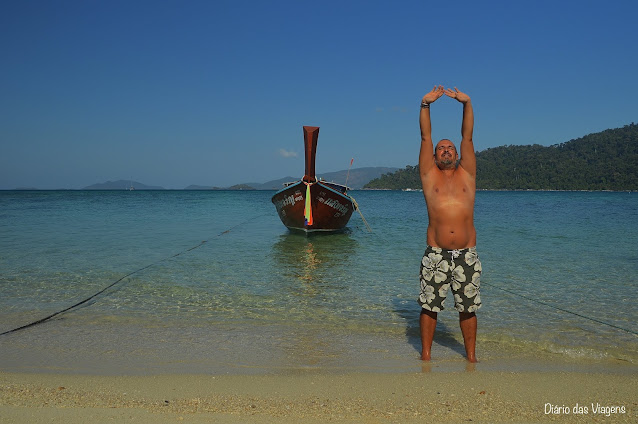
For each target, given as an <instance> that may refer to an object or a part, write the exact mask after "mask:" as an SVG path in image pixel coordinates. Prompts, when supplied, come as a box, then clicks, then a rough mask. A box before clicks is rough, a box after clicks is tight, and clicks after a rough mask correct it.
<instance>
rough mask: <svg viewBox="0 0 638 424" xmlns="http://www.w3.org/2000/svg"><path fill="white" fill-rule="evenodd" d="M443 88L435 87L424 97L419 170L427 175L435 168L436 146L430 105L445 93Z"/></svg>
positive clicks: (420, 117)
mask: <svg viewBox="0 0 638 424" xmlns="http://www.w3.org/2000/svg"><path fill="white" fill-rule="evenodd" d="M444 92H445V91H444V89H443V86H441V85H439V86H438V87H437V86H436V85H435V86H434V88H433V89H432V91H430V92H429V93H427V94H426V95H425V96H423V99H422V101H421V113H420V115H419V124H420V126H421V151H420V153H419V170H420V172H421V175H425V174H426V173H427V172H428V171H429V170H430V169H431V168H432V167H433V166H434V146H433V144H432V123H431V121H430V103H433V102H434V101H435V100H437V99H438V98H440V97H441V96H442V95H443V93H444Z"/></svg>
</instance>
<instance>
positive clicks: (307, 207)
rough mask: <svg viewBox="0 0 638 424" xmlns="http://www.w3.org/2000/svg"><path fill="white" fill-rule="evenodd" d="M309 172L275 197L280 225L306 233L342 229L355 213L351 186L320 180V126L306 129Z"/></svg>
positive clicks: (305, 143)
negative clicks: (317, 165) (317, 161)
mask: <svg viewBox="0 0 638 424" xmlns="http://www.w3.org/2000/svg"><path fill="white" fill-rule="evenodd" d="M303 137H304V145H305V153H306V172H305V175H304V176H303V178H302V179H301V180H299V181H295V182H292V183H288V184H286V186H285V187H284V188H283V189H281V190H279V191H278V192H277V193H275V195H274V196H273V197H272V202H273V204H274V205H275V207H276V208H277V213H278V214H279V218H280V219H281V222H283V223H284V225H285V226H286V227H288V228H289V229H291V230H301V231H305V232H313V231H336V230H341V229H343V228H344V227H345V226H346V224H347V223H348V221H349V220H350V216H352V212H354V210H355V203H354V201H353V199H352V198H351V197H350V196H348V194H347V191H348V187H346V186H345V185H341V184H336V183H328V182H326V181H319V180H317V177H316V176H315V156H316V153H317V139H318V138H319V127H307V126H304V127H303Z"/></svg>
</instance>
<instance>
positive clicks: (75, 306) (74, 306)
mask: <svg viewBox="0 0 638 424" xmlns="http://www.w3.org/2000/svg"><path fill="white" fill-rule="evenodd" d="M265 215H266V214H261V215H258V216H255V217H253V218H250V219H248V220H246V221H244V222H240V223H239V224H236V225H234V226H232V227H230V228H229V229H227V230H225V231H222V232H221V233H219V234H217V235H216V237H221V236H223V235H224V234H228V233H229V232H230V231H231V230H233V229H235V228H237V227H239V226H240V225H244V224H247V223H249V222H251V221H253V220H255V219H258V218H261V217H262V216H265ZM209 241H210V239H209V240H204V241H202V242H200V243H199V244H196V245H195V246H193V247H190V248H188V249H186V250H183V251H181V252H179V253H176V254H174V255H171V256H167V257H165V258H163V259H160V260H158V261H156V262H153V263H152V264H149V265H146V266H144V267H142V268H139V269H136V270H135V271H133V272H129V273H128V274H126V275H125V276H123V277H121V278H120V279H118V280H117V281H114V282H112V283H111V284H109V285H108V286H106V287H104V288H103V289H102V290H100V291H98V292H97V293H95V294H93V295H91V296H89V297H87V298H86V299H84V300H81V301H79V302H77V303H76V304H74V305H71V306H69V307H67V308H64V309H62V310H60V311H57V312H54V313H52V314H51V315H48V316H46V317H44V318H41V319H39V320H37V321H33V322H30V323H29V324H25V325H23V326H20V327H17V328H14V329H13V330H8V331H5V332H4V333H0V336H3V335H5V334H10V333H15V332H16V331H20V330H24V329H26V328H29V327H33V326H34V325H38V324H42V323H43V322H45V321H48V320H50V319H51V318H53V317H56V316H58V315H60V314H63V313H65V312H68V311H70V310H72V309H75V308H77V307H78V306H81V305H84V304H85V303H87V302H88V301H90V300H92V299H95V298H96V297H98V296H99V295H101V294H102V293H104V292H105V291H107V290H108V289H110V288H111V287H113V286H115V285H117V284H118V283H120V282H122V281H124V280H125V279H126V278H128V277H130V276H131V275H134V274H137V273H139V272H142V271H144V270H145V269H148V268H151V267H153V266H155V265H157V264H160V263H162V262H166V261H168V260H170V259H173V258H176V257H178V256H180V255H183V254H185V253H188V252H192V251H193V250H195V249H198V248H200V247H202V246H203V245H205V244H206V243H208V242H209Z"/></svg>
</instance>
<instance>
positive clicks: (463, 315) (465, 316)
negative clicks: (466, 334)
mask: <svg viewBox="0 0 638 424" xmlns="http://www.w3.org/2000/svg"><path fill="white" fill-rule="evenodd" d="M474 317H476V312H459V320H461V321H465V320H468V319H471V318H474Z"/></svg>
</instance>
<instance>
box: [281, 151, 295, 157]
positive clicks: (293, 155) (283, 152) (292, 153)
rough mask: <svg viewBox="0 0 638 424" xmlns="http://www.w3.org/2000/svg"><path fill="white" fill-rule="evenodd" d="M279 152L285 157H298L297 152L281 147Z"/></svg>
mask: <svg viewBox="0 0 638 424" xmlns="http://www.w3.org/2000/svg"><path fill="white" fill-rule="evenodd" d="M279 154H280V155H281V156H283V157H285V158H296V157H297V152H289V151H288V150H286V149H279Z"/></svg>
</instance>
